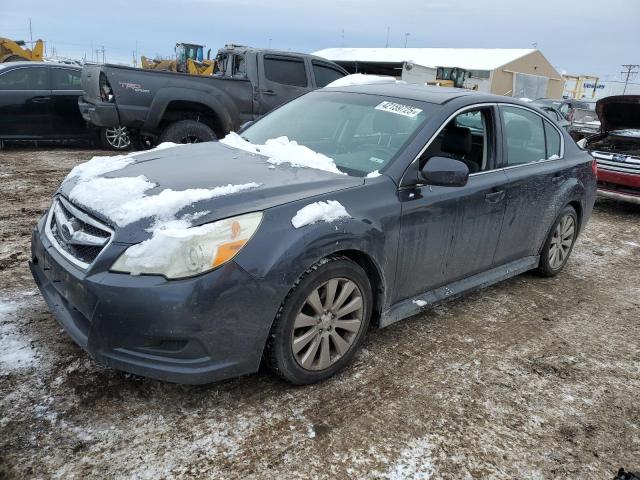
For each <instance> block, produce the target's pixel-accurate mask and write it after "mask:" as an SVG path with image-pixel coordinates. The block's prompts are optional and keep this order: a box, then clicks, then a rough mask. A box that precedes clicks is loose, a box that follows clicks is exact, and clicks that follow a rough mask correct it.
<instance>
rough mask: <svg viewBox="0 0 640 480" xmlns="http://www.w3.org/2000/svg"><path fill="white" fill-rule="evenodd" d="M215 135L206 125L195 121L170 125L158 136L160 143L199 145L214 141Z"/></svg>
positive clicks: (182, 121) (184, 121) (183, 121)
mask: <svg viewBox="0 0 640 480" xmlns="http://www.w3.org/2000/svg"><path fill="white" fill-rule="evenodd" d="M216 138H217V137H216V134H215V133H213V130H211V129H210V128H209V127H208V126H207V125H205V124H204V123H202V122H197V121H196V120H180V121H179V122H175V123H172V124H171V125H169V126H168V127H167V128H165V129H164V132H162V134H161V135H160V142H173V143H200V142H209V141H211V140H215V139H216Z"/></svg>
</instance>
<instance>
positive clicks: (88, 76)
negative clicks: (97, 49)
mask: <svg viewBox="0 0 640 480" xmlns="http://www.w3.org/2000/svg"><path fill="white" fill-rule="evenodd" d="M82 90H83V91H84V95H83V97H84V100H85V101H87V102H89V103H93V104H96V103H98V102H99V101H100V66H99V65H85V66H84V67H83V68H82Z"/></svg>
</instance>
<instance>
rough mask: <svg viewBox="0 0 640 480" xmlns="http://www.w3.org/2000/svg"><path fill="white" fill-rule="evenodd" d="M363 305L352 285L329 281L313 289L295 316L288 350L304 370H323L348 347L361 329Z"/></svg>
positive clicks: (340, 356) (345, 282) (353, 283)
mask: <svg viewBox="0 0 640 480" xmlns="http://www.w3.org/2000/svg"><path fill="white" fill-rule="evenodd" d="M363 315H364V303H363V299H362V292H361V291H360V288H358V286H357V285H356V284H355V282H353V281H351V280H349V279H346V278H332V279H331V280H329V281H327V282H326V283H324V284H322V285H320V286H319V287H317V288H315V289H314V290H313V291H312V292H311V293H310V294H309V296H308V297H307V299H306V300H305V302H304V304H303V305H302V308H301V309H300V311H299V312H298V314H297V315H296V318H295V321H294V324H293V333H292V336H291V348H292V350H293V355H294V357H295V359H296V362H297V363H298V364H299V365H300V366H301V367H302V368H304V369H306V370H325V369H327V368H329V367H330V366H331V365H333V364H334V363H335V362H337V361H338V360H339V359H340V358H342V357H343V356H344V355H345V354H346V353H347V352H348V351H349V349H350V348H351V346H352V345H353V342H354V341H355V340H356V338H357V336H358V332H359V331H360V328H361V326H362V321H363Z"/></svg>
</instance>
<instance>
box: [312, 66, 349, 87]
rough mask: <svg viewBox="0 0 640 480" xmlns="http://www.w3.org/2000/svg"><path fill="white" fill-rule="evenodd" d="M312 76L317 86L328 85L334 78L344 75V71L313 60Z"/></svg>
mask: <svg viewBox="0 0 640 480" xmlns="http://www.w3.org/2000/svg"><path fill="white" fill-rule="evenodd" d="M313 76H314V77H315V79H316V86H317V87H318V88H322V87H325V86H327V85H329V84H330V83H331V82H333V81H334V80H337V79H339V78H342V77H344V73H342V72H340V71H338V70H336V69H335V68H331V67H329V66H326V65H322V64H320V63H316V62H313Z"/></svg>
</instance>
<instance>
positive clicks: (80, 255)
mask: <svg viewBox="0 0 640 480" xmlns="http://www.w3.org/2000/svg"><path fill="white" fill-rule="evenodd" d="M45 232H46V234H47V236H48V237H49V240H51V242H52V243H53V245H54V247H55V248H56V250H58V252H60V253H61V254H62V255H63V256H64V257H66V258H67V259H68V260H70V261H71V262H73V263H75V264H76V265H78V266H79V267H81V268H87V267H89V265H91V263H92V262H93V261H94V260H95V259H96V258H97V257H98V255H100V252H102V250H104V248H105V247H106V246H107V244H108V243H109V241H110V240H111V235H112V234H113V232H112V231H111V229H110V228H109V227H107V226H106V225H104V224H103V223H101V222H99V221H98V220H96V219H95V218H93V217H91V216H90V215H88V214H86V213H85V212H83V211H82V210H80V209H78V208H77V207H74V206H73V205H72V204H71V203H70V202H69V201H68V200H65V199H64V198H63V197H58V198H56V199H55V200H54V202H53V205H52V206H51V210H50V211H49V215H48V216H47V224H46V226H45Z"/></svg>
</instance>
